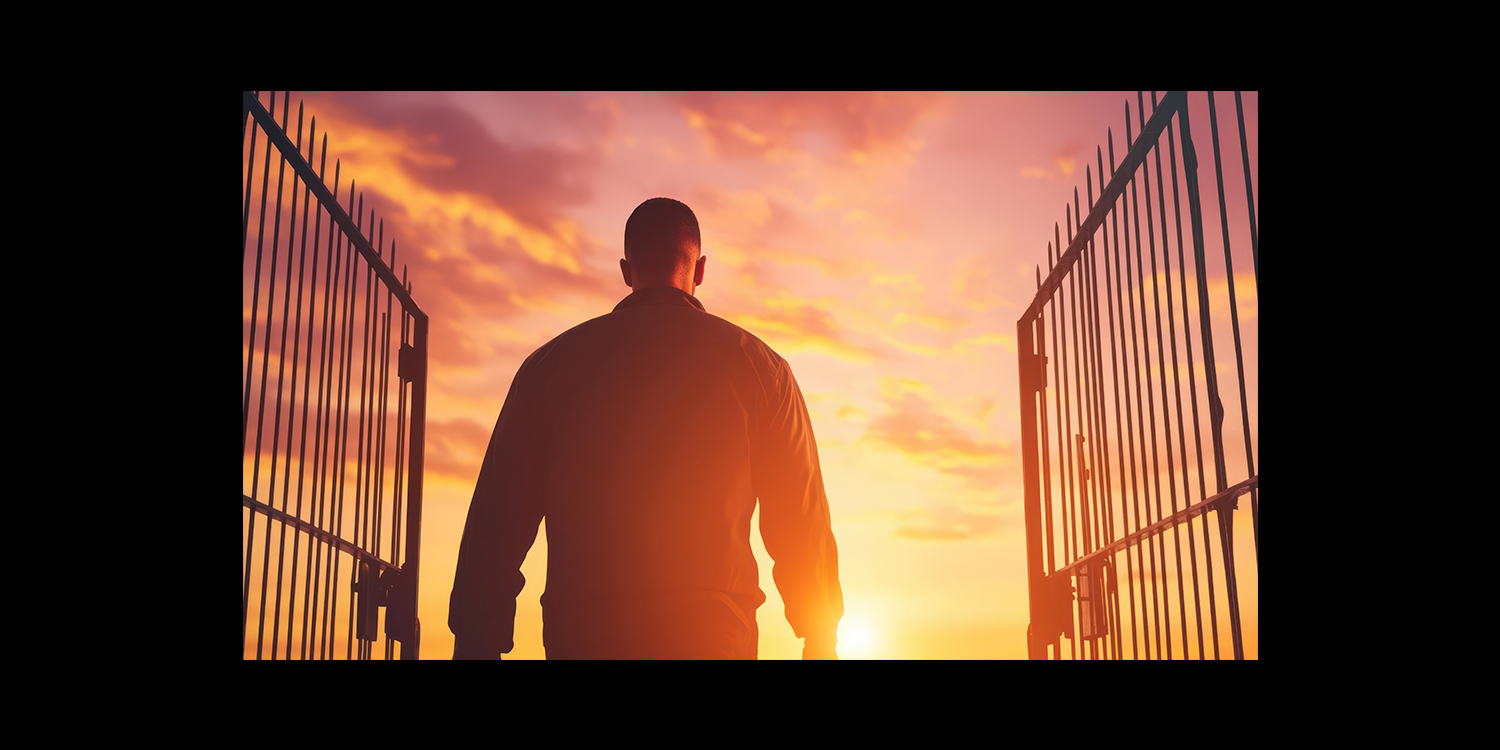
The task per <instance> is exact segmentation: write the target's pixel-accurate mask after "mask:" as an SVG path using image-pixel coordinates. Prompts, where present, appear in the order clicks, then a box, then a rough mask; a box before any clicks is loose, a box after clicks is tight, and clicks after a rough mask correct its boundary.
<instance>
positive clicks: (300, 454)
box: [282, 103, 321, 659]
mask: <svg viewBox="0 0 1500 750" xmlns="http://www.w3.org/2000/svg"><path fill="white" fill-rule="evenodd" d="M298 107H299V109H298V116H297V120H298V126H297V144H298V148H299V150H300V148H301V144H302V126H301V120H302V116H301V109H300V108H301V104H300V103H299V104H298ZM317 129H318V120H317V118H316V117H314V118H313V119H312V122H311V123H310V125H309V129H308V133H307V148H308V155H309V156H312V154H313V153H314V151H315V143H316V138H317V136H316V133H317ZM309 161H311V159H309ZM311 199H312V186H311V185H305V186H304V187H303V192H302V245H301V248H300V250H299V251H298V252H299V259H298V261H297V262H298V268H297V324H296V331H297V333H296V336H295V337H294V338H293V345H292V406H291V408H290V411H291V412H293V413H295V412H296V409H297V406H296V404H297V383H296V381H297V366H298V355H299V354H301V351H302V349H301V346H302V310H303V307H302V296H303V291H304V289H306V286H307V267H306V262H307V223H308V214H310V213H312V212H313V207H312V203H311ZM319 218H321V215H320V217H319ZM317 274H318V243H317V240H313V268H312V277H313V279H314V287H316V279H317ZM316 293H317V292H316V288H314V289H313V290H312V291H310V292H309V293H308V296H309V299H308V311H309V312H308V316H307V320H308V335H307V370H306V372H304V373H303V377H302V418H301V420H300V421H301V424H302V429H301V433H300V435H299V437H298V439H297V441H296V442H297V505H296V513H295V514H294V515H295V516H296V518H297V519H299V520H306V519H303V518H302V500H303V497H304V495H303V481H304V479H305V477H306V465H305V460H306V458H307V397H308V392H309V386H310V385H311V376H312V327H311V326H312V317H313V316H312V313H311V309H312V308H313V307H314V306H316V304H317V303H316V301H315V300H314V299H313V296H314V295H316ZM293 427H294V424H291V423H289V424H288V426H287V470H288V471H287V473H288V475H290V473H291V471H290V470H291V446H292V428H293ZM286 496H287V490H285V489H283V490H282V497H286ZM308 541H309V542H311V536H309V539H308ZM301 550H302V532H300V531H294V532H293V538H292V573H291V576H290V578H289V579H288V580H290V581H291V587H292V588H291V593H290V594H289V596H288V608H287V622H286V633H287V655H286V658H287V659H291V658H292V649H291V638H292V632H293V625H294V623H295V614H296V609H297V607H296V596H297V591H296V586H297V566H298V563H299V561H300V559H299V554H300V552H301ZM302 611H303V612H306V611H307V598H306V596H304V597H303V600H302ZM304 630H305V628H304ZM303 635H304V639H303V640H302V641H301V642H302V644H303V645H304V647H305V644H306V641H305V635H306V633H305V632H304V634H303Z"/></svg>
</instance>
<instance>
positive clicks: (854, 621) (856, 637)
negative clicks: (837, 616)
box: [838, 616, 880, 659]
mask: <svg viewBox="0 0 1500 750" xmlns="http://www.w3.org/2000/svg"><path fill="white" fill-rule="evenodd" d="M879 645H880V637H879V632H878V631H877V630H876V629H875V627H874V626H873V625H871V624H870V622H869V621H868V620H866V619H864V618H861V617H848V616H845V617H844V618H843V620H841V621H840V622H839V643H838V652H839V658H840V659H869V658H871V657H873V656H874V655H875V651H876V649H877V647H878V646H879Z"/></svg>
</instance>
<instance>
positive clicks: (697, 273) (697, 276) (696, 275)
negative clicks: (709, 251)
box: [693, 255, 708, 286]
mask: <svg viewBox="0 0 1500 750" xmlns="http://www.w3.org/2000/svg"><path fill="white" fill-rule="evenodd" d="M707 262H708V256H707V255H700V256H698V263H697V267H696V268H694V269H693V286H703V264H705V263H707Z"/></svg>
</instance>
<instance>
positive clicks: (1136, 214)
mask: <svg viewBox="0 0 1500 750" xmlns="http://www.w3.org/2000/svg"><path fill="white" fill-rule="evenodd" d="M1131 133H1132V128H1131V122H1130V102H1128V101H1127V102H1125V146H1126V151H1127V152H1129V151H1130V150H1131V149H1133V148H1135V139H1134V136H1132V135H1131ZM1141 166H1143V167H1144V166H1145V163H1144V162H1142V165H1141ZM1135 185H1136V181H1135V175H1134V174H1132V175H1131V177H1130V197H1129V199H1128V203H1127V205H1129V206H1131V207H1132V210H1130V214H1129V216H1130V218H1133V219H1134V220H1135V221H1134V226H1135V275H1136V281H1135V285H1134V286H1132V287H1130V290H1131V296H1130V316H1131V317H1130V326H1131V336H1132V341H1133V342H1134V343H1135V346H1136V347H1137V348H1136V349H1135V387H1136V391H1135V397H1136V402H1135V407H1136V411H1137V415H1136V416H1137V418H1139V419H1140V423H1141V489H1142V490H1143V491H1144V494H1145V495H1146V503H1145V505H1146V524H1147V525H1148V526H1149V525H1151V524H1154V523H1156V521H1157V520H1159V519H1160V518H1161V484H1160V479H1159V477H1158V475H1157V472H1156V410H1155V402H1154V399H1153V397H1152V394H1151V385H1150V379H1151V339H1150V333H1149V332H1148V331H1147V327H1148V322H1147V319H1146V282H1145V277H1144V268H1143V266H1144V263H1143V262H1142V261H1141V245H1142V244H1144V243H1142V242H1141V203H1140V198H1139V197H1138V196H1137V193H1136V189H1135ZM1129 228H1130V221H1129V220H1128V219H1127V221H1126V236H1125V247H1126V249H1127V254H1126V256H1125V260H1126V273H1127V274H1128V273H1129V261H1130V255H1129V248H1130V234H1129ZM1136 288H1139V289H1140V292H1141V297H1140V325H1141V327H1140V336H1139V338H1136V337H1135V324H1136V317H1135V316H1136V300H1135V289H1136ZM1141 349H1144V350H1145V354H1144V356H1143V355H1142V354H1141ZM1143 359H1144V360H1145V363H1146V364H1145V375H1142V374H1141V360H1143ZM1143 383H1144V384H1145V392H1146V395H1145V397H1144V398H1142V397H1141V388H1142V384H1143ZM1142 407H1145V408H1146V411H1145V412H1144V414H1143V413H1141V411H1140V410H1141V409H1142ZM1148 418H1149V420H1150V421H1149V422H1148V421H1147V420H1148ZM1148 434H1149V435H1150V437H1151V452H1150V459H1149V460H1150V462H1151V466H1150V471H1149V472H1148V471H1147V464H1146V462H1147V460H1148V458H1147V452H1146V436H1147V435H1148ZM1148 473H1149V474H1150V475H1151V479H1154V480H1156V484H1155V485H1154V486H1155V489H1156V492H1155V493H1153V492H1152V488H1153V485H1152V484H1151V480H1148V478H1147V474H1148ZM1153 498H1154V499H1155V501H1156V514H1155V515H1154V516H1153V515H1152V513H1151V510H1152V507H1151V504H1152V500H1153ZM1145 542H1146V549H1147V553H1148V554H1149V555H1150V556H1151V613H1152V620H1153V623H1152V625H1153V627H1154V632H1155V634H1156V657H1157V658H1158V659H1161V658H1167V659H1170V658H1172V652H1171V643H1170V638H1169V643H1168V644H1167V648H1166V649H1165V650H1163V648H1162V639H1161V631H1162V619H1163V614H1164V613H1163V611H1162V601H1161V600H1162V599H1163V598H1164V593H1165V592H1163V591H1162V581H1163V580H1164V579H1165V577H1166V562H1165V559H1163V563H1162V570H1161V571H1160V572H1159V573H1158V571H1157V568H1156V559H1157V552H1156V535H1155V534H1152V535H1149V536H1147V537H1146V540H1145ZM1170 635H1171V633H1170V628H1168V636H1170Z"/></svg>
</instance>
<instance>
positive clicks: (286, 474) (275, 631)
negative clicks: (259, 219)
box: [268, 92, 307, 661]
mask: <svg viewBox="0 0 1500 750" xmlns="http://www.w3.org/2000/svg"><path fill="white" fill-rule="evenodd" d="M288 95H290V92H288ZM288 109H290V102H288ZM302 115H303V111H302V103H301V102H298V103H297V151H298V156H299V157H300V156H301V150H302ZM297 183H298V179H297V172H296V171H293V172H292V191H291V192H292V214H291V218H290V220H289V221H288V223H287V233H286V238H287V243H286V299H284V300H283V301H282V309H281V351H280V353H278V354H277V369H278V372H277V373H276V419H275V421H274V422H273V424H274V426H273V427H272V432H271V495H270V498H269V499H270V502H269V503H268V504H269V505H274V504H275V499H276V486H275V482H276V462H277V460H278V458H279V457H280V455H281V453H280V447H279V446H280V443H281V414H282V410H281V394H282V392H283V390H284V384H285V382H286V335H287V328H288V327H289V325H290V319H291V317H292V310H291V306H292V245H293V243H295V242H296V239H297ZM303 217H304V219H305V218H306V212H305V210H304V214H303ZM306 241H307V235H306V233H305V232H304V234H303V246H302V249H303V251H304V252H305V251H306V250H307V245H306ZM303 259H304V260H305V259H306V256H305V255H304V256H303ZM299 280H300V276H299ZM297 305H298V308H297V314H298V318H297V329H296V330H297V332H300V331H301V326H302V319H301V314H302V308H301V305H302V297H301V290H300V289H299V290H298V297H297ZM296 358H297V346H296V343H295V340H294V343H293V345H292V362H293V366H292V401H291V403H290V404H288V409H289V410H295V409H296V408H297V405H296V398H297V386H296V383H297V367H296V364H295V363H296V361H297V359H296ZM292 427H293V424H292V420H291V418H290V413H289V414H288V419H287V446H286V447H287V463H288V466H286V467H285V468H283V469H282V472H281V477H282V480H281V481H282V483H281V512H283V513H285V512H286V509H287V489H288V488H289V487H290V486H291V466H290V463H291V460H292V459H291V453H292V438H291V431H292ZM279 525H280V527H281V538H280V540H279V541H278V542H277V544H276V604H275V606H274V608H273V610H272V615H271V660H272V661H275V660H276V654H277V646H278V645H279V641H280V638H281V584H282V578H283V576H282V571H283V566H284V565H285V563H286V523H285V522H284V521H283V522H280V523H279ZM293 537H294V538H295V537H296V532H293Z"/></svg>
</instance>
